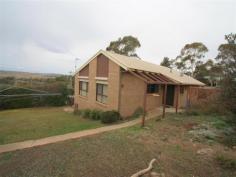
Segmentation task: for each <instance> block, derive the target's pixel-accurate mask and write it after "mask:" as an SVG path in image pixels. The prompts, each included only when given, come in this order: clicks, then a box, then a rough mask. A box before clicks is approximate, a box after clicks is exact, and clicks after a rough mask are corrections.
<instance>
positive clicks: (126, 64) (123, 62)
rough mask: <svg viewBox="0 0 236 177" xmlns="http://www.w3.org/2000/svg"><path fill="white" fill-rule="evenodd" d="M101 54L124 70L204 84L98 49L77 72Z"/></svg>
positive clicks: (156, 66)
mask: <svg viewBox="0 0 236 177" xmlns="http://www.w3.org/2000/svg"><path fill="white" fill-rule="evenodd" d="M100 54H103V55H105V56H106V57H108V58H109V59H110V60H112V61H113V62H115V63H116V64H118V65H119V66H120V67H122V68H123V69H125V70H140V71H146V72H152V73H158V74H162V75H164V76H166V77H168V78H169V79H171V80H173V81H175V82H177V83H179V84H183V85H199V86H204V85H205V84H204V83H202V82H200V81H198V80H196V79H194V78H192V77H190V76H187V75H185V74H181V73H180V72H178V71H176V70H174V69H172V70H171V69H170V68H168V67H164V66H160V65H156V64H153V63H150V62H147V61H144V60H142V59H140V58H138V57H128V56H125V55H120V54H117V53H114V52H110V51H104V50H100V51H98V52H97V53H96V54H95V55H94V56H93V57H92V58H90V59H89V60H88V61H87V62H86V63H85V64H84V65H82V66H81V67H80V68H79V70H78V71H77V72H79V71H80V70H81V69H83V68H84V67H85V66H86V65H87V64H88V63H89V62H90V61H91V60H93V59H94V58H95V57H97V56H98V55H100Z"/></svg>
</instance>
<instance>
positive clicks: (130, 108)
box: [120, 72, 163, 117]
mask: <svg viewBox="0 0 236 177" xmlns="http://www.w3.org/2000/svg"><path fill="white" fill-rule="evenodd" d="M146 90H147V86H146V83H144V81H142V80H141V79H139V78H137V77H135V76H133V75H132V74H130V73H128V72H122V74H121V94H120V95H121V97H120V114H121V115H122V116H123V117H128V116H131V115H132V114H133V113H134V111H135V110H136V109H137V108H139V107H141V108H143V104H144V93H145V92H146ZM162 92H163V89H162V87H161V86H160V88H159V93H158V95H159V96H157V94H147V97H146V110H147V111H149V110H151V109H154V108H157V107H159V106H161V105H162Z"/></svg>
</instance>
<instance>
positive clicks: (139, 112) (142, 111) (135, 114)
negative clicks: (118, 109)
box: [131, 107, 144, 118]
mask: <svg viewBox="0 0 236 177" xmlns="http://www.w3.org/2000/svg"><path fill="white" fill-rule="evenodd" d="M143 114H144V110H143V108H141V107H138V108H137V109H136V110H135V111H134V113H133V114H132V116H131V117H132V118H138V117H140V116H141V115H143Z"/></svg>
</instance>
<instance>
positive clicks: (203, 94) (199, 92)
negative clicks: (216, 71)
mask: <svg viewBox="0 0 236 177" xmlns="http://www.w3.org/2000/svg"><path fill="white" fill-rule="evenodd" d="M220 91H221V90H220V89H219V88H215V87H190V88H189V97H188V98H189V99H188V100H189V104H190V105H197V104H201V103H206V102H210V101H211V100H214V99H216V98H217V97H218V96H219V94H220Z"/></svg>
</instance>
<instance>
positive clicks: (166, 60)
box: [161, 57, 173, 68]
mask: <svg viewBox="0 0 236 177" xmlns="http://www.w3.org/2000/svg"><path fill="white" fill-rule="evenodd" d="M172 63H173V61H172V60H171V59H169V58H168V57H164V58H163V60H162V62H161V66H166V67H168V68H170V67H171V66H172Z"/></svg>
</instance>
